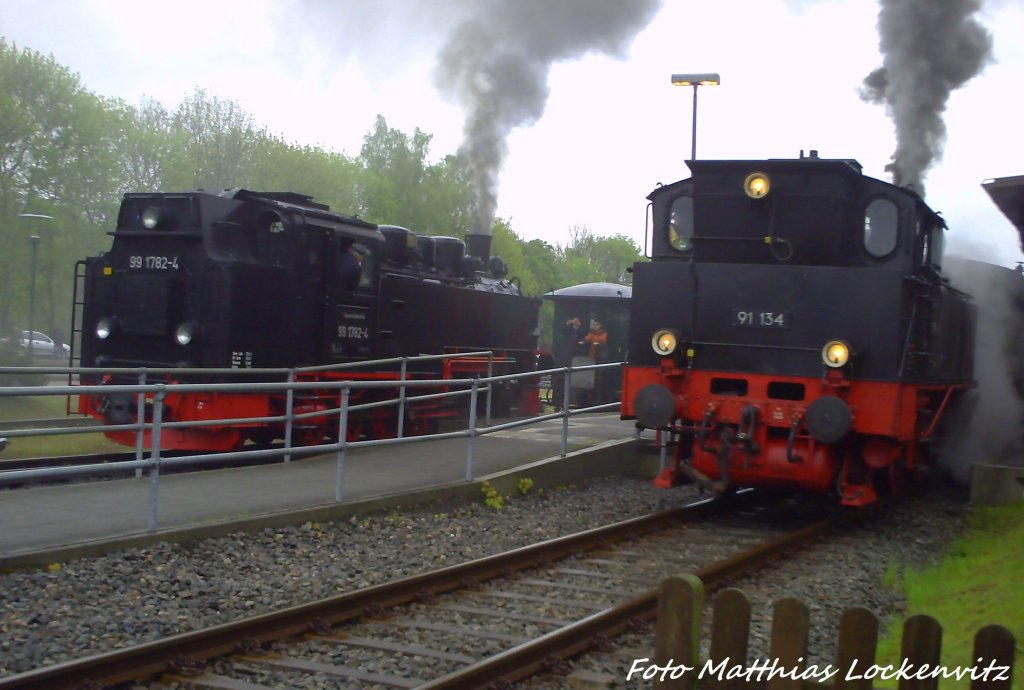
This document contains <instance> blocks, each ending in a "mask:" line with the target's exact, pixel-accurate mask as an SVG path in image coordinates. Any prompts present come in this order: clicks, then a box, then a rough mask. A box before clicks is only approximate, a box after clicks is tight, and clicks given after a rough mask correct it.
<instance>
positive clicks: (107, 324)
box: [96, 318, 116, 340]
mask: <svg viewBox="0 0 1024 690" xmlns="http://www.w3.org/2000/svg"><path fill="white" fill-rule="evenodd" d="M115 328H116V322H115V321H114V319H110V318H102V319H100V320H99V321H97V322H96V337H97V338H99V339H100V340H106V339H107V338H109V337H110V336H112V335H113V334H114V329H115Z"/></svg>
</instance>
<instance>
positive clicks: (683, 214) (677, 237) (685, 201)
mask: <svg viewBox="0 0 1024 690" xmlns="http://www.w3.org/2000/svg"><path fill="white" fill-rule="evenodd" d="M668 240H669V243H670V244H671V245H672V248H673V249H677V250H679V251H681V252H686V251H689V250H690V249H691V248H692V247H693V242H692V241H693V197H691V196H680V197H677V198H676V199H675V201H673V202H672V208H671V209H670V210H669V219H668Z"/></svg>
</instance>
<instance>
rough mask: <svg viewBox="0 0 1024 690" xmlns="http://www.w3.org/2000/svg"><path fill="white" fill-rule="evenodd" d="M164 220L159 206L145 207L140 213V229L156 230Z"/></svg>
mask: <svg viewBox="0 0 1024 690" xmlns="http://www.w3.org/2000/svg"><path fill="white" fill-rule="evenodd" d="M163 219H164V211H163V209H161V208H160V207H159V206H147V207H146V208H145V209H143V211H142V227H144V228H146V229H147V230H156V229H157V228H158V227H160V223H161V222H162V221H163Z"/></svg>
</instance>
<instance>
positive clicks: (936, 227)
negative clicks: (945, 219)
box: [924, 223, 946, 268]
mask: <svg viewBox="0 0 1024 690" xmlns="http://www.w3.org/2000/svg"><path fill="white" fill-rule="evenodd" d="M944 233H945V229H944V228H943V227H942V225H940V224H938V223H935V224H933V225H931V226H930V227H929V228H928V230H927V231H926V233H925V247H924V260H925V263H927V264H928V265H931V266H934V267H935V268H942V256H943V254H944V253H945V250H946V236H945V234H944Z"/></svg>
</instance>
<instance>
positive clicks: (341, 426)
mask: <svg viewBox="0 0 1024 690" xmlns="http://www.w3.org/2000/svg"><path fill="white" fill-rule="evenodd" d="M350 390H351V389H350V388H349V387H348V386H345V387H344V388H342V389H341V412H340V413H339V414H338V443H339V444H341V447H340V448H338V469H337V472H336V473H335V476H334V502H335V503H341V496H342V493H343V492H342V489H343V488H344V484H345V448H346V447H347V446H348V399H349V392H350Z"/></svg>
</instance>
